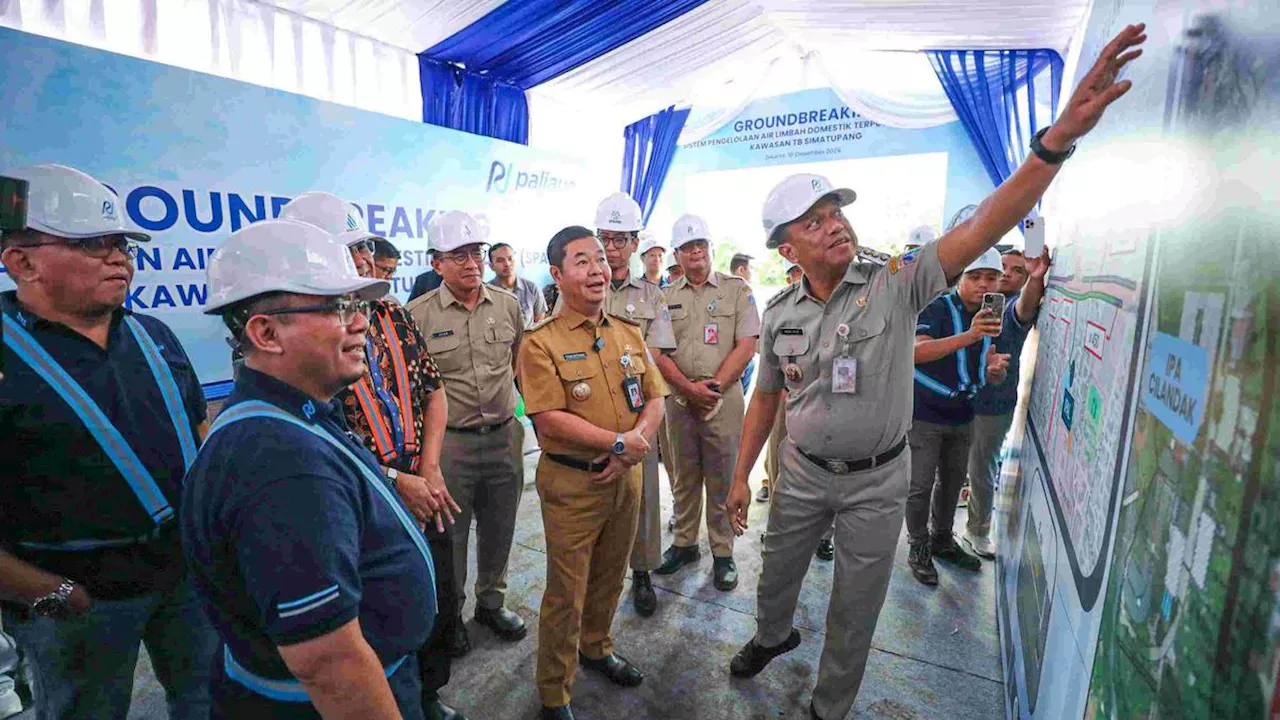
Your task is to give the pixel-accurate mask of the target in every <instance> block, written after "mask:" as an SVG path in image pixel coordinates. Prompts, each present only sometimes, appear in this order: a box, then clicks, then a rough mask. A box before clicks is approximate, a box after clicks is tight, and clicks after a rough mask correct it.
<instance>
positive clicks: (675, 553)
mask: <svg viewBox="0 0 1280 720" xmlns="http://www.w3.org/2000/svg"><path fill="white" fill-rule="evenodd" d="M700 557H702V551H700V550H698V546H697V545H694V546H693V547H680V546H679V545H672V546H671V547H669V548H667V551H666V552H664V553H662V567H660V568H658V569H657V570H654V571H653V572H654V574H656V575H670V574H671V573H673V572H675V571H677V570H679V569H680V568H682V567H684V566H685V565H692V564H693V563H696V562H698V558H700Z"/></svg>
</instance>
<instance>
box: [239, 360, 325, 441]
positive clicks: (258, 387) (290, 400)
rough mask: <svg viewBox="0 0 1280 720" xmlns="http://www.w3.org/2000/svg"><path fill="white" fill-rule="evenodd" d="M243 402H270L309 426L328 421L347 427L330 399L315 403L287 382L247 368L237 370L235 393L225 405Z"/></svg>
mask: <svg viewBox="0 0 1280 720" xmlns="http://www.w3.org/2000/svg"><path fill="white" fill-rule="evenodd" d="M243 400H263V401H265V402H269V403H271V404H272V405H275V406H276V407H279V408H281V409H283V410H285V411H287V412H289V413H290V414H291V415H296V416H297V417H298V418H300V419H302V420H306V421H307V422H309V423H311V424H319V423H322V422H325V421H328V422H332V423H336V424H337V425H339V426H340V427H344V428H345V427H346V423H345V422H343V421H342V413H341V412H340V411H339V409H338V408H337V407H336V406H335V404H334V402H333V401H332V400H330V401H329V402H321V401H319V400H316V399H315V398H313V397H311V396H310V395H308V394H306V393H304V392H302V391H301V390H299V389H298V388H296V387H294V386H292V385H290V384H289V383H287V382H284V381H283V380H279V379H277V378H274V377H272V376H270V375H267V374H266V373H263V372H259V371H257V370H254V369H253V368H250V367H242V368H240V376H239V377H238V378H237V379H236V388H235V391H234V392H233V395H232V397H231V398H230V400H229V402H228V403H227V405H228V406H231V405H234V404H236V403H237V402H240V401H243Z"/></svg>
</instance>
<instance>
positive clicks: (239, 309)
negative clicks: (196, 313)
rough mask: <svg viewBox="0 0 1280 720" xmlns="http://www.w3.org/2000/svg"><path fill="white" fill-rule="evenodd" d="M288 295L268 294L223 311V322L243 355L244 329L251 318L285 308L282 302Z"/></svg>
mask: <svg viewBox="0 0 1280 720" xmlns="http://www.w3.org/2000/svg"><path fill="white" fill-rule="evenodd" d="M288 294H289V293H286V292H280V291H276V292H266V293H263V294H261V295H254V296H253V297H251V298H246V299H244V300H241V301H240V302H238V303H235V304H234V305H231V306H229V307H227V308H224V309H223V311H222V322H223V324H224V325H226V326H227V329H228V330H230V331H231V337H232V338H234V339H235V342H236V349H239V350H240V352H241V353H243V352H244V350H243V343H244V329H245V326H246V325H248V324H249V318H251V317H253V316H254V315H257V314H258V313H260V312H262V311H264V310H275V309H277V308H281V307H284V306H285V304H284V303H281V302H280V300H281V299H282V298H284V297H285V296H286V295H288Z"/></svg>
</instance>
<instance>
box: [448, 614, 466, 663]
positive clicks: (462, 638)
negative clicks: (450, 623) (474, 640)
mask: <svg viewBox="0 0 1280 720" xmlns="http://www.w3.org/2000/svg"><path fill="white" fill-rule="evenodd" d="M445 652H447V653H448V654H449V657H451V658H453V659H455V660H457V659H458V658H463V657H466V656H467V653H469V652H471V637H470V636H469V635H467V626H466V624H465V623H463V622H462V618H458V620H457V621H456V622H455V623H454V629H453V637H450V638H448V639H447V640H446V641H445Z"/></svg>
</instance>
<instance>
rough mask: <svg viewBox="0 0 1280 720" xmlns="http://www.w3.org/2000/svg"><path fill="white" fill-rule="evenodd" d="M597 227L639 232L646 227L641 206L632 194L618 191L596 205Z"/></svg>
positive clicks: (616, 230) (599, 228)
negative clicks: (633, 198) (632, 197)
mask: <svg viewBox="0 0 1280 720" xmlns="http://www.w3.org/2000/svg"><path fill="white" fill-rule="evenodd" d="M596 229H598V230H611V231H615V232H639V231H640V230H643V229H644V221H643V219H642V218H641V214H640V206H639V205H638V204H636V201H635V200H632V199H631V196H630V195H628V194H626V193H624V192H616V193H614V194H612V195H610V196H609V197H607V198H605V199H604V200H601V201H600V205H598V206H597V207H596Z"/></svg>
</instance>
